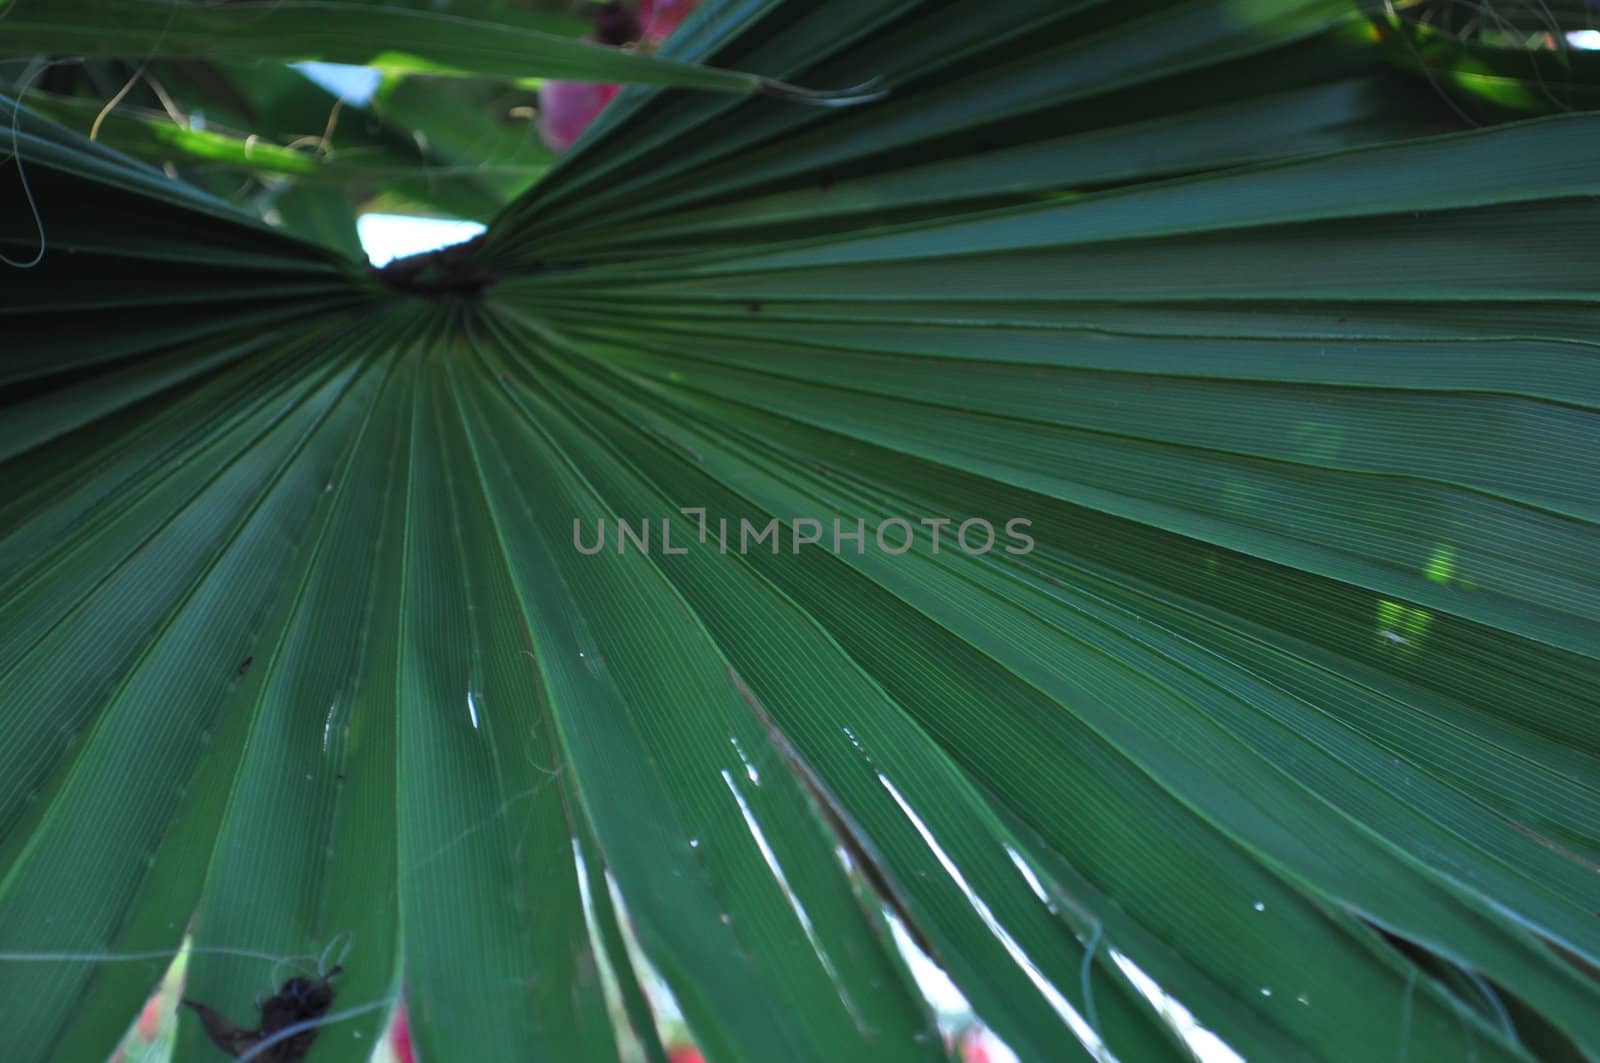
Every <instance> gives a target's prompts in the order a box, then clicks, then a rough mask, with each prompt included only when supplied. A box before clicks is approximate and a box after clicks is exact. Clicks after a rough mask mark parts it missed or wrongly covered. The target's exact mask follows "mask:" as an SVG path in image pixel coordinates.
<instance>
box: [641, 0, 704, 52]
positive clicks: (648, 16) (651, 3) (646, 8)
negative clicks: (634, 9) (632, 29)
mask: <svg viewBox="0 0 1600 1063" xmlns="http://www.w3.org/2000/svg"><path fill="white" fill-rule="evenodd" d="M698 2H699V0H639V25H641V26H643V27H644V39H645V40H647V41H649V42H650V43H651V44H660V43H661V42H662V41H664V40H666V39H667V38H668V37H670V36H672V33H673V31H674V30H676V29H677V28H678V26H679V24H680V23H682V22H683V20H684V19H686V18H688V17H689V12H691V11H693V10H694V6H695V4H696V3H698Z"/></svg>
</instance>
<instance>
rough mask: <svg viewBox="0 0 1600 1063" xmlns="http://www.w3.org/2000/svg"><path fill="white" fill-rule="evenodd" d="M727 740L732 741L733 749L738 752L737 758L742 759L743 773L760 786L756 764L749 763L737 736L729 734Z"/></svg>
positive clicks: (759, 774)
mask: <svg viewBox="0 0 1600 1063" xmlns="http://www.w3.org/2000/svg"><path fill="white" fill-rule="evenodd" d="M728 741H730V742H732V743H733V748H734V751H735V752H737V753H738V754H739V759H740V760H742V761H744V773H745V775H746V776H748V777H749V779H750V781H751V782H752V783H754V784H755V785H757V786H760V785H761V773H760V772H759V771H757V770H756V766H755V765H754V764H752V763H750V758H749V757H748V756H746V755H745V752H744V746H741V745H740V744H739V740H738V739H737V738H734V737H732V736H731V735H730V736H729V737H728Z"/></svg>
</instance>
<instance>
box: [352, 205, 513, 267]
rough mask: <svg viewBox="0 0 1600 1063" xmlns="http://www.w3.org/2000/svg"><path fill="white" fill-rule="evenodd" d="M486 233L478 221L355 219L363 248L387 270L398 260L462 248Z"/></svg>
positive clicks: (397, 217) (373, 216) (374, 216)
mask: <svg viewBox="0 0 1600 1063" xmlns="http://www.w3.org/2000/svg"><path fill="white" fill-rule="evenodd" d="M482 232H483V226H482V225H481V224H479V223H478V222H475V221H458V220H455V219H451V218H412V217H408V216H406V215H404V214H363V215H361V217H359V218H357V219H356V233H357V234H358V235H359V236H360V237H361V248H362V250H364V251H366V253H367V257H368V258H370V259H371V260H372V264H373V265H374V266H384V265H387V264H388V263H390V262H393V261H394V260H395V259H397V258H404V257H406V256H407V255H418V254H421V253H422V252H424V251H437V250H439V248H441V247H449V246H450V245H451V244H459V243H462V242H464V241H467V240H470V239H472V238H473V237H474V236H477V235H478V234H480V233H482Z"/></svg>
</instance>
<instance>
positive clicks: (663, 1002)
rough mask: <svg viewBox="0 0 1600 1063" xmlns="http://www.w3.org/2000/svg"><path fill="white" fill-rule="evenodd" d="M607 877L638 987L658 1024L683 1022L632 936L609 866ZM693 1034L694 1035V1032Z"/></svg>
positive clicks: (662, 980) (630, 922) (669, 992)
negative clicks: (642, 991) (643, 993)
mask: <svg viewBox="0 0 1600 1063" xmlns="http://www.w3.org/2000/svg"><path fill="white" fill-rule="evenodd" d="M605 876H606V892H607V893H609V894H611V907H612V908H614V909H616V917H617V929H618V930H620V931H621V932H622V943H623V945H624V946H625V948H626V950H627V953H628V960H629V962H631V963H632V964H633V970H634V974H636V975H637V976H638V978H639V988H640V989H643V990H644V992H645V995H646V996H647V997H649V998H650V1010H651V1011H652V1012H654V1013H655V1016H656V1025H657V1026H660V1025H661V1024H662V1023H663V1022H683V1021H684V1018H683V1008H681V1007H680V1006H679V1005H678V998H677V997H675V996H673V995H672V989H671V988H670V987H669V986H668V985H667V980H666V979H665V978H663V977H661V972H660V971H658V970H656V966H655V964H653V963H651V962H650V957H649V956H646V955H645V952H644V948H643V947H642V946H640V944H639V939H638V938H636V937H635V936H634V934H633V919H632V918H631V917H630V916H629V915H628V905H627V902H625V901H624V900H623V899H622V890H621V889H620V888H619V887H618V886H617V879H616V876H614V875H612V873H611V869H610V868H609V867H608V868H606V869H605ZM690 1032H691V1033H693V1031H692V1030H691V1031H690Z"/></svg>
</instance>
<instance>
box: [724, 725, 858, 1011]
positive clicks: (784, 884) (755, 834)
mask: <svg viewBox="0 0 1600 1063" xmlns="http://www.w3.org/2000/svg"><path fill="white" fill-rule="evenodd" d="M741 755H742V751H741ZM722 781H723V782H725V783H727V784H728V792H729V793H731V794H733V799H734V800H735V801H737V802H738V803H739V811H740V812H741V813H742V814H743V815H744V825H745V826H746V827H748V828H750V836H751V837H752V838H754V839H755V841H756V848H758V849H760V850H761V858H762V859H763V860H765V861H766V862H767V870H768V871H771V872H772V877H773V878H775V879H777V880H778V887H779V888H780V889H782V890H783V896H784V899H785V900H787V901H788V902H789V907H790V908H791V909H792V910H793V911H794V916H795V918H796V919H798V920H800V929H802V930H804V931H805V934H806V940H807V941H809V942H811V950H812V951H813V952H815V953H816V954H817V959H818V960H820V961H822V969H823V970H824V971H826V972H827V973H828V978H829V979H830V980H831V981H832V982H833V984H834V987H835V988H836V989H837V991H838V993H839V999H840V1000H842V1001H844V1006H845V1010H846V1011H848V1012H850V1014H851V1016H852V1017H853V1018H855V1019H856V1021H857V1022H858V1023H859V1022H860V1016H859V1015H857V1014H856V1009H855V1005H854V1004H853V1003H852V1002H851V1000H850V998H849V997H848V996H846V995H845V992H844V984H843V983H842V982H841V981H840V980H839V972H838V970H837V969H835V968H834V966H833V960H831V959H829V957H828V954H827V952H826V951H825V950H824V949H823V947H822V942H821V941H820V940H819V939H818V938H817V930H816V927H814V926H813V925H812V924H811V916H810V915H808V914H807V913H806V909H805V905H803V904H801V903H800V898H799V897H797V896H795V892H794V889H793V887H791V886H790V885H789V877H788V876H787V875H785V874H784V873H783V865H782V864H780V863H778V856H777V854H776V853H774V852H773V851H772V846H771V845H769V844H767V836H766V835H765V834H764V833H762V830H761V824H760V823H758V822H757V821H756V817H755V813H754V812H751V811H750V805H749V803H747V802H746V801H745V799H744V795H743V794H741V793H740V792H739V787H738V786H737V785H735V783H734V781H733V774H732V773H731V772H729V771H728V769H727V768H723V769H722Z"/></svg>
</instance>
